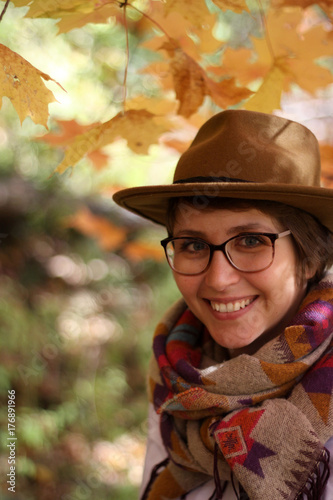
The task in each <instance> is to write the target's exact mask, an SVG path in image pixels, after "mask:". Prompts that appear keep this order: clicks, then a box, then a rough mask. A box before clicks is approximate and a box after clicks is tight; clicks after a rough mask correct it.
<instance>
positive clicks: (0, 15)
mask: <svg viewBox="0 0 333 500" xmlns="http://www.w3.org/2000/svg"><path fill="white" fill-rule="evenodd" d="M9 2H10V0H6V3H5V6H4V8H3V9H2V12H1V14H0V22H1V21H2V18H3V16H4V15H5V14H6V10H7V7H8V5H9Z"/></svg>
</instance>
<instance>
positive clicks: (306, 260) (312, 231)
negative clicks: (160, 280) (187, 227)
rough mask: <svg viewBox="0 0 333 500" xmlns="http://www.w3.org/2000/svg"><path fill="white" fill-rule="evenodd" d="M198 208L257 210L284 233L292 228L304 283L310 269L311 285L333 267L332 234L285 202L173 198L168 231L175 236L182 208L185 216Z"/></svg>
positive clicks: (316, 221)
mask: <svg viewBox="0 0 333 500" xmlns="http://www.w3.org/2000/svg"><path fill="white" fill-rule="evenodd" d="M191 208H195V209H200V208H201V209H203V210H205V209H208V210H209V209H210V210H213V209H223V208H224V209H229V210H239V211H243V210H247V209H250V208H255V209H257V210H259V211H260V212H262V213H264V214H266V215H269V216H270V217H273V218H274V219H275V220H276V221H277V222H278V223H279V224H280V225H281V230H286V229H290V231H291V232H292V235H293V242H294V247H295V251H296V256H297V266H298V268H297V271H298V272H299V273H300V274H299V276H300V278H301V281H303V280H304V277H305V274H306V271H307V270H308V269H313V270H316V272H315V274H314V276H313V277H312V278H311V279H310V280H309V283H313V282H318V281H320V280H321V279H322V278H323V276H324V274H325V271H326V270H327V269H328V268H329V267H331V266H332V265H333V234H332V233H331V231H329V230H328V229H327V228H326V227H325V226H323V225H322V224H321V223H320V222H319V221H318V220H317V219H316V218H315V217H313V216H312V215H310V214H309V213H307V212H305V211H303V210H300V209H298V208H295V207H291V206H289V205H285V204H283V203H278V202H274V201H262V200H244V199H234V198H218V197H212V198H209V197H207V196H202V197H200V196H195V197H182V198H172V199H171V200H170V202H169V209H168V215H167V230H168V233H169V235H172V232H173V227H174V224H175V221H176V218H177V212H178V210H179V209H181V210H182V211H183V213H186V211H187V212H189V211H190V210H191Z"/></svg>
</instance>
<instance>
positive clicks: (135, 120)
mask: <svg viewBox="0 0 333 500" xmlns="http://www.w3.org/2000/svg"><path fill="white" fill-rule="evenodd" d="M168 127H169V122H168V121H167V120H166V119H165V118H163V117H159V116H156V115H154V114H152V113H150V112H149V111H147V110H145V109H139V110H136V109H130V110H128V111H126V112H125V113H119V114H118V115H116V116H115V117H114V118H112V119H111V120H109V121H108V122H105V123H101V124H97V125H96V126H94V127H92V128H90V129H89V130H88V131H86V132H84V133H83V134H80V135H78V136H76V137H75V138H74V140H73V141H72V143H71V144H70V145H69V146H68V148H67V149H66V151H65V157H64V159H63V161H62V162H61V163H60V165H58V167H57V168H56V172H58V173H63V172H64V171H65V170H66V169H67V168H68V167H72V166H74V165H76V163H78V161H80V160H81V159H82V158H84V157H85V156H86V155H87V154H90V153H92V152H93V151H96V150H99V149H100V148H102V147H104V146H107V145H108V144H110V143H112V142H113V141H115V140H116V139H118V138H120V137H123V138H124V139H126V140H127V145H128V147H129V148H130V149H131V150H132V151H134V152H135V153H137V154H147V153H148V150H149V146H150V145H151V144H154V143H157V142H158V140H159V137H160V135H161V134H162V133H163V132H165V131H167V130H168Z"/></svg>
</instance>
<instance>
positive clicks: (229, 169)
mask: <svg viewBox="0 0 333 500" xmlns="http://www.w3.org/2000/svg"><path fill="white" fill-rule="evenodd" d="M184 196H186V197H196V196H198V197H202V196H207V197H221V198H241V199H242V198H243V199H254V200H271V201H277V202H280V203H285V204H286V205H291V206H294V207H297V208H300V209H302V210H305V211H306V212H309V213H310V214H312V215H314V216H315V217H317V218H318V219H319V220H320V221H321V223H322V224H324V225H325V226H327V227H328V228H329V229H330V230H331V231H333V189H328V188H322V187H320V155H319V146H318V141H317V139H316V138H315V136H314V135H313V133H312V132H311V131H310V130H309V129H307V128H306V127H304V126H303V125H301V124H299V123H296V122H294V121H290V120H287V119H285V118H281V117H278V116H275V115H268V114H265V113H257V112H253V111H244V110H227V111H222V112H221V113H218V114H217V115H215V116H213V117H212V118H210V119H209V120H208V121H207V122H206V123H205V124H204V125H203V126H202V127H201V128H200V130H199V131H198V133H197V135H196V137H195V139H194V140H193V142H192V144H191V146H190V147H189V148H188V150H187V151H186V152H185V153H184V154H183V155H182V156H181V157H180V159H179V162H178V164H177V167H176V170H175V175H174V180H173V184H169V185H160V186H142V187H135V188H129V189H124V190H121V191H118V192H117V193H116V194H115V195H114V197H113V199H114V201H115V202H116V203H117V204H118V205H120V206H121V207H123V208H126V209H127V210H130V211H132V212H134V213H136V214H138V215H140V216H142V217H145V218H147V219H150V220H152V221H154V222H157V223H159V224H165V223H166V213H167V209H168V201H169V200H170V198H175V197H184Z"/></svg>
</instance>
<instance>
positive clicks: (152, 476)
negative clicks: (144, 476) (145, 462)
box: [140, 457, 170, 500]
mask: <svg viewBox="0 0 333 500" xmlns="http://www.w3.org/2000/svg"><path fill="white" fill-rule="evenodd" d="M169 460H170V459H169V457H168V458H165V459H164V460H162V462H160V463H158V464H156V465H155V467H154V468H153V469H152V471H151V474H150V479H149V481H148V484H147V486H146V487H145V490H144V492H143V494H142V496H141V499H140V500H147V498H148V494H149V491H150V489H151V487H152V485H153V483H154V481H155V479H156V478H157V476H158V472H159V470H160V469H161V468H162V467H166V466H167V465H168V463H169Z"/></svg>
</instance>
